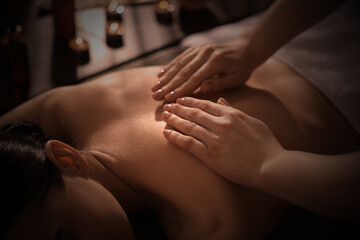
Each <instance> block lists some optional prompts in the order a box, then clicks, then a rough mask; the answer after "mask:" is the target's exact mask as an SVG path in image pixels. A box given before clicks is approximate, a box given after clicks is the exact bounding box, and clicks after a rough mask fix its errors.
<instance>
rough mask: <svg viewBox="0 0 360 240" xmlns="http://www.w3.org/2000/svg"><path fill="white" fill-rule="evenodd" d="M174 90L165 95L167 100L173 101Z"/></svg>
mask: <svg viewBox="0 0 360 240" xmlns="http://www.w3.org/2000/svg"><path fill="white" fill-rule="evenodd" d="M174 93H175V92H174V91H171V92H170V93H169V94H167V95H166V96H165V98H166V100H168V101H171V100H172V99H173V98H174Z"/></svg>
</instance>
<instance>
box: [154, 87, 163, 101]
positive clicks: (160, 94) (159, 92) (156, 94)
mask: <svg viewBox="0 0 360 240" xmlns="http://www.w3.org/2000/svg"><path fill="white" fill-rule="evenodd" d="M161 96H162V89H161V88H160V89H159V90H157V91H156V92H154V93H153V94H152V97H153V98H154V99H155V100H160V99H161V98H162V97H161Z"/></svg>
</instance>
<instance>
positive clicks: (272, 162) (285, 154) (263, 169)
mask: <svg viewBox="0 0 360 240" xmlns="http://www.w3.org/2000/svg"><path fill="white" fill-rule="evenodd" d="M289 154H291V151H289V150H286V149H284V148H283V147H281V146H280V147H279V148H278V149H275V150H274V151H272V152H271V153H270V154H268V156H267V157H265V158H263V160H262V162H261V164H260V167H259V175H258V179H257V180H256V182H255V186H254V188H256V189H258V190H261V191H264V192H269V191H270V188H271V187H270V183H271V179H272V178H274V176H275V175H276V169H277V168H278V167H277V166H279V165H280V166H281V163H282V162H283V161H284V160H286V159H289ZM269 180H270V181H269Z"/></svg>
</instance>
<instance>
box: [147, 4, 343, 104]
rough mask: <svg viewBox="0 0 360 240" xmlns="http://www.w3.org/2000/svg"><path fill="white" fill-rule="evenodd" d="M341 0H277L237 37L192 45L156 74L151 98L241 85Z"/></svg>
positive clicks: (178, 95) (172, 96)
mask: <svg viewBox="0 0 360 240" xmlns="http://www.w3.org/2000/svg"><path fill="white" fill-rule="evenodd" d="M343 2H344V0H332V1H324V0H316V1H314V0H291V1H290V0H278V1H276V2H275V3H274V4H273V5H272V6H271V7H270V8H269V9H268V10H267V11H266V13H265V14H264V15H263V16H262V17H261V18H260V19H259V20H258V21H257V22H256V23H255V24H254V25H252V26H250V27H249V28H248V29H246V30H245V31H244V32H243V33H242V34H241V35H240V36H239V37H238V39H235V40H234V41H231V42H227V43H213V44H204V45H199V46H194V47H191V48H189V49H188V50H186V51H185V52H184V53H182V54H180V55H179V56H178V57H176V58H175V59H174V60H172V61H171V62H170V63H169V64H167V65H166V66H165V67H164V68H163V69H161V71H160V72H159V73H158V77H159V80H158V81H157V82H156V84H154V85H153V86H152V91H153V98H154V99H155V100H163V99H166V100H168V101H175V100H176V99H177V98H179V97H183V96H185V95H189V94H190V93H192V92H193V91H196V90H198V89H199V90H200V91H201V92H202V93H209V92H214V91H219V90H222V89H226V88H230V87H235V86H241V85H242V84H243V83H244V82H246V81H247V80H248V79H249V76H250V75H251V73H252V72H253V71H254V69H255V68H257V67H258V66H260V65H261V64H262V63H263V62H264V61H266V60H267V59H268V58H269V57H271V56H272V55H273V54H274V53H275V52H276V51H277V50H278V49H279V48H280V47H282V46H283V45H284V44H286V43H287V42H288V41H290V40H291V39H292V38H293V37H295V36H297V35H298V34H300V33H301V32H303V31H304V30H306V29H308V28H309V27H311V26H313V25H315V24H316V23H318V22H319V21H320V20H322V19H324V18H325V17H326V16H328V15H329V14H331V13H332V12H333V11H335V10H336V9H337V8H338V7H339V6H340V5H341V4H342V3H343Z"/></svg>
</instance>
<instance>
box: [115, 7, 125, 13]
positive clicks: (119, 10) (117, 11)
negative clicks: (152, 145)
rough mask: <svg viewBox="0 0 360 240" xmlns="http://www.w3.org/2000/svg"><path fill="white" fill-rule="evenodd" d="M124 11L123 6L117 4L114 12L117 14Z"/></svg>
mask: <svg viewBox="0 0 360 240" xmlns="http://www.w3.org/2000/svg"><path fill="white" fill-rule="evenodd" d="M124 11H125V7H124V6H123V5H119V6H118V7H117V8H116V13H117V14H122V13H124Z"/></svg>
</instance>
